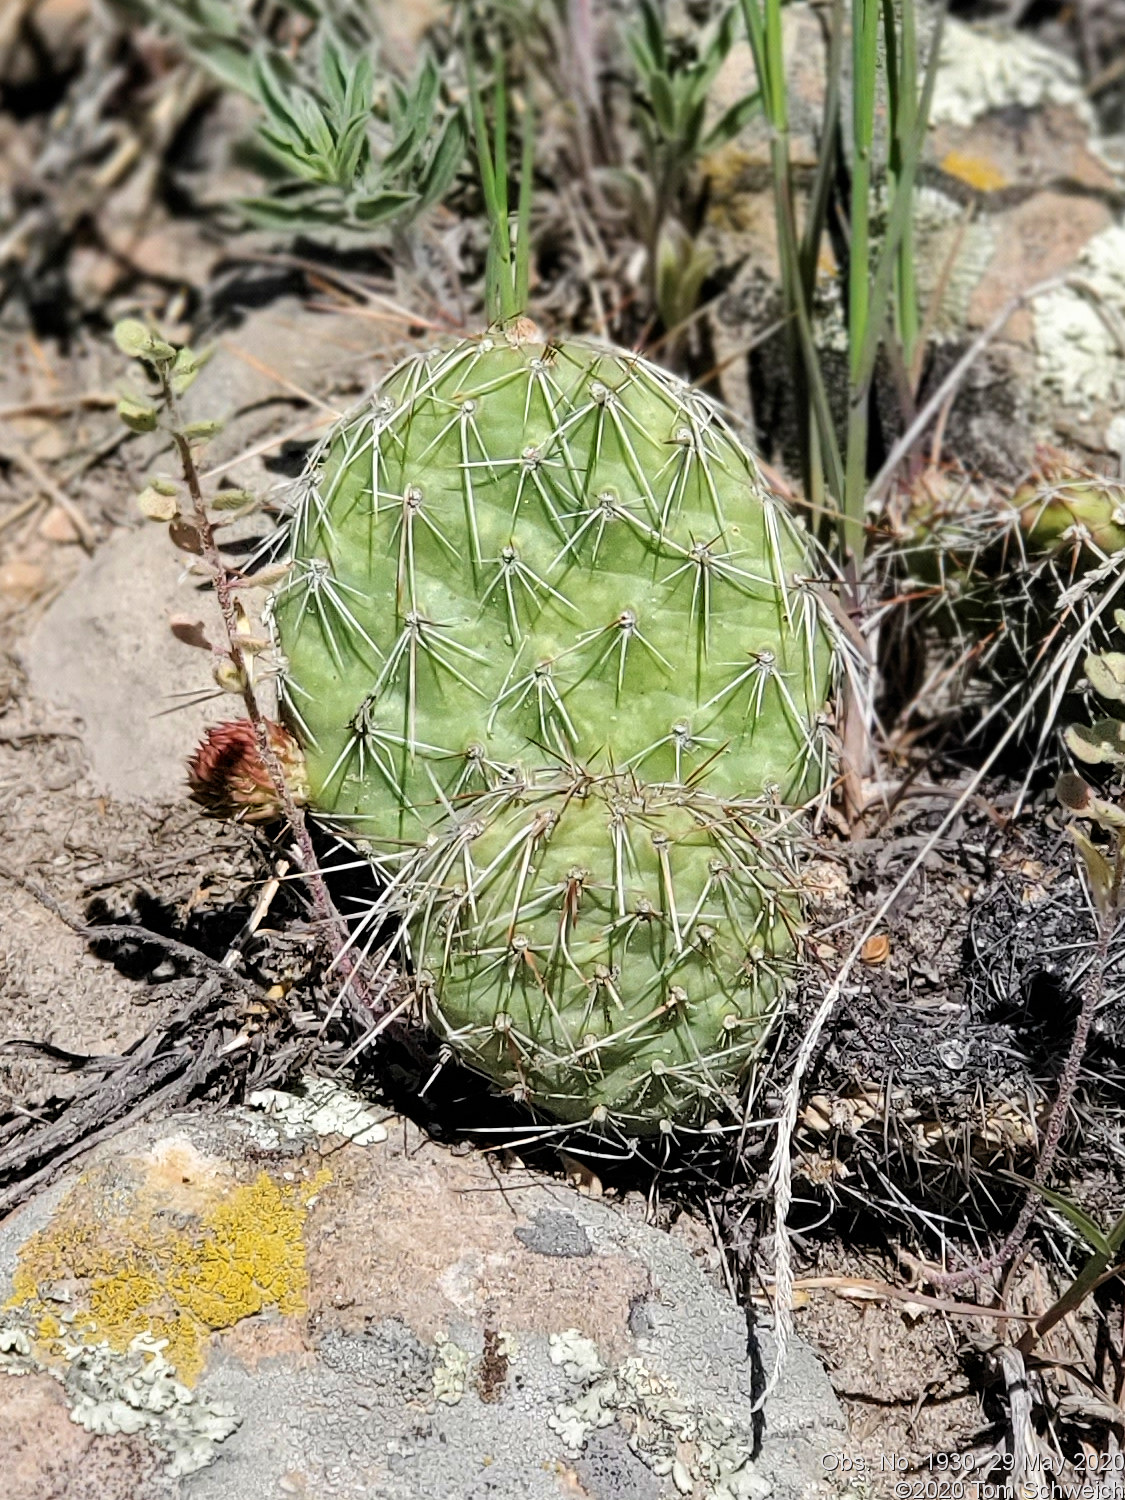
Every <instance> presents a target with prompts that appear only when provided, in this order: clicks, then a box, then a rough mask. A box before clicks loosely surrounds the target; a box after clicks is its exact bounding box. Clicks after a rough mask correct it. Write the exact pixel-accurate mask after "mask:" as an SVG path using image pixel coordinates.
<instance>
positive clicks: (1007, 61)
mask: <svg viewBox="0 0 1125 1500" xmlns="http://www.w3.org/2000/svg"><path fill="white" fill-rule="evenodd" d="M1046 104H1062V105H1066V106H1067V107H1068V108H1070V109H1073V110H1074V111H1075V113H1076V114H1077V115H1078V116H1079V118H1081V119H1082V120H1084V121H1086V122H1087V123H1088V124H1092V123H1093V115H1092V111H1091V109H1090V104H1089V101H1088V99H1087V98H1086V95H1085V93H1084V91H1083V88H1082V79H1081V74H1080V72H1079V69H1078V65H1077V63H1075V62H1074V61H1073V60H1072V59H1071V58H1069V57H1067V56H1065V55H1064V54H1063V53H1061V52H1059V50H1058V49H1057V48H1053V47H1048V46H1045V45H1044V43H1042V42H1038V41H1036V40H1035V39H1034V38H1033V37H1030V36H1028V35H1026V34H1025V33H1023V32H1019V31H1010V30H1005V31H989V30H986V29H984V28H981V27H977V26H968V25H966V24H965V22H963V21H958V20H956V19H955V18H954V17H952V16H947V17H946V19H945V28H944V31H943V33H942V41H941V60H940V64H939V66H938V74H937V81H936V84H935V87H934V98H933V104H932V106H931V110H930V118H931V121H932V123H934V124H948V125H972V124H973V122H974V121H975V120H979V119H980V118H981V116H982V115H986V114H988V113H989V112H990V111H992V110H996V109H1008V108H1010V107H1011V106H1013V105H1016V106H1019V107H1021V108H1023V109H1040V108H1042V107H1043V106H1044V105H1046Z"/></svg>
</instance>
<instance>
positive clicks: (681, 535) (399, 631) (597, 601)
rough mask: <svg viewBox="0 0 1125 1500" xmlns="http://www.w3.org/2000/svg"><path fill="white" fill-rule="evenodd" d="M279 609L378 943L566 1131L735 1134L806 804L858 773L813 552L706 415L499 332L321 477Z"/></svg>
mask: <svg viewBox="0 0 1125 1500" xmlns="http://www.w3.org/2000/svg"><path fill="white" fill-rule="evenodd" d="M290 544H291V553H290V556H291V567H290V571H289V575H288V577H287V579H286V581H285V582H284V584H283V585H282V586H281V587H280V589H279V590H278V592H277V594H276V596H275V599H274V601H273V606H272V617H273V621H274V624H275V627H276V631H277V635H278V639H279V642H280V645H281V648H282V650H283V652H284V655H285V659H286V666H285V670H284V672H283V675H282V678H281V688H282V701H283V703H284V706H285V711H286V714H287V717H288V719H289V722H290V725H291V727H292V728H293V729H294V730H295V731H296V732H297V734H298V735H299V737H300V738H301V740H302V742H303V744H304V748H305V754H306V757H307V761H308V781H309V800H310V804H311V805H312V806H313V807H315V808H317V809H319V810H320V811H321V812H323V813H326V814H328V815H330V816H331V817H332V818H333V819H334V821H335V822H336V824H337V825H338V826H340V827H341V828H343V829H344V830H345V831H346V832H347V833H348V834H349V836H350V837H352V838H353V839H355V840H356V841H357V842H359V843H361V844H362V845H363V847H364V848H365V849H367V850H368V851H369V852H370V854H371V857H372V860H373V863H374V865H375V868H376V870H377V871H378V872H379V874H380V876H381V878H382V879H383V881H384V886H385V889H384V893H383V895H382V897H381V898H380V900H379V901H378V902H377V903H376V904H375V906H374V908H373V910H372V911H371V912H370V913H369V914H368V916H367V917H366V919H365V920H364V921H363V922H361V923H360V925H359V928H358V930H357V935H356V941H357V944H358V945H359V946H360V947H367V948H370V947H371V946H372V945H373V944H374V942H375V941H376V940H377V939H378V940H379V941H380V942H382V941H384V940H385V937H386V936H387V934H388V932H389V933H390V934H391V935H393V936H397V937H400V938H401V939H402V940H403V941H404V943H405V944H406V946H407V947H408V951H409V954H410V958H411V961H412V965H413V969H414V972H415V974H416V976H417V981H418V988H419V991H420V994H421V997H422V1002H423V1005H424V1008H425V1012H426V1014H427V1016H428V1017H429V1019H430V1020H431V1021H432V1023H433V1024H434V1026H435V1027H436V1028H437V1029H438V1031H439V1032H440V1033H441V1034H442V1035H443V1036H444V1037H445V1038H446V1039H447V1040H448V1041H449V1042H450V1043H451V1044H452V1045H453V1047H454V1048H455V1049H456V1050H457V1051H458V1052H460V1053H461V1055H462V1056H463V1057H465V1058H466V1059H467V1060H468V1061H469V1062H471V1063H472V1064H473V1065H474V1066H476V1067H477V1068H479V1069H481V1070H482V1071H484V1072H485V1073H487V1074H489V1075H490V1076H491V1077H492V1078H494V1079H495V1080H496V1081H497V1083H499V1084H500V1086H501V1087H502V1088H504V1089H506V1090H507V1091H509V1092H511V1093H512V1094H514V1095H515V1096H516V1097H519V1098H521V1099H524V1100H527V1101H528V1102H530V1103H531V1104H533V1105H534V1106H536V1107H538V1108H539V1109H542V1110H544V1111H546V1112H547V1113H549V1114H552V1115H554V1116H556V1117H559V1118H561V1119H564V1120H574V1121H590V1120H593V1121H595V1122H597V1121H599V1120H602V1119H605V1118H606V1117H607V1116H609V1117H612V1118H613V1120H614V1121H615V1122H617V1123H618V1124H619V1125H620V1126H621V1127H622V1128H625V1129H628V1130H631V1131H646V1130H647V1131H652V1130H655V1129H657V1128H658V1127H659V1126H660V1125H662V1124H664V1125H668V1126H671V1125H674V1124H677V1123H686V1124H691V1125H698V1124H701V1123H703V1122H704V1121H706V1120H709V1119H712V1118H714V1117H716V1116H718V1115H720V1114H722V1113H723V1112H724V1111H725V1110H726V1109H727V1108H728V1107H729V1106H730V1104H731V1102H732V1101H733V1100H734V1099H735V1098H736V1097H737V1092H738V1089H739V1086H740V1084H741V1082H742V1080H743V1079H744V1077H745V1075H746V1072H747V1070H748V1068H749V1067H750V1065H751V1064H752V1062H753V1060H754V1059H755V1057H756V1056H757V1055H758V1053H759V1052H760V1050H761V1048H762V1045H763V1042H764V1039H765V1036H766V1034H767V1031H768V1028H769V1025H770V1022H771V1019H772V1017H773V1015H774V1013H775V1011H776V1008H777V1003H778V1000H779V998H780V996H781V995H782V993H783V992H784V989H785V986H786V982H787V978H788V975H789V972H790V969H791V966H792V956H793V949H794V934H795V930H796V928H797V926H798V924H799V917H800V913H799V901H798V897H797V893H796V890H795V888H794V876H793V873H792V870H791V868H790V862H789V853H788V849H789V839H788V837H787V835H786V831H785V825H786V823H787V821H791V817H792V815H791V813H789V812H788V811H787V808H788V807H790V806H792V805H793V804H794V803H798V804H799V803H800V802H802V801H803V800H804V799H805V798H806V797H807V796H808V795H810V794H812V793H816V792H818V791H819V790H820V789H821V788H822V787H823V785H824V783H825V780H826V777H827V759H826V751H825V745H824V741H823V737H822V733H821V729H820V722H819V721H820V716H821V712H822V709H823V707H824V704H825V700H826V696H827V693H828V688H829V681H830V677H831V657H832V646H831V643H830V639H829V635H828V632H827V630H826V628H825V625H824V623H823V620H822V614H821V609H820V606H819V603H818V599H817V596H816V593H815V590H814V588H813V587H812V577H811V575H812V573H813V571H814V569H813V563H812V559H811V554H810V549H809V546H808V544H807V542H806V540H805V538H804V536H803V534H802V533H801V532H800V531H799V530H798V528H797V527H796V526H795V525H794V523H793V522H792V520H791V519H790V518H789V517H788V516H787V515H786V513H785V512H784V510H783V509H782V508H781V506H780V505H779V503H778V502H777V501H776V500H775V499H774V498H773V497H772V496H771V495H770V494H769V493H768V491H767V490H766V489H765V487H764V485H763V484H762V481H761V479H760V477H759V475H758V472H757V468H756V466H755V463H754V460H753V458H752V457H751V455H750V454H749V453H748V452H747V451H746V449H745V448H744V447H743V446H742V444H741V443H740V442H739V441H738V440H737V438H736V437H735V435H734V433H733V431H732V429H731V428H730V426H729V425H728V424H727V422H726V421H725V420H724V418H723V417H722V415H721V413H720V412H719V411H718V410H717V409H716V408H715V407H714V406H713V405H712V404H711V403H710V402H708V401H707V400H706V399H705V398H704V397H702V396H701V395H699V393H697V392H695V391H693V390H691V389H690V388H689V387H688V386H686V385H684V384H683V383H682V382H680V381H679V380H677V379H675V378H674V377H673V376H671V375H669V374H667V373H666V372H664V371H661V370H659V369H658V368H657V367H656V366H654V365H652V364H650V363H648V362H647V361H645V360H643V359H641V358H640V357H639V356H637V355H632V354H626V353H624V352H622V351H614V350H611V349H607V348H603V347H600V346H596V345H592V344H587V343H583V342H580V341H570V342H567V343H564V344H559V345H554V344H544V343H542V342H539V341H537V335H520V334H516V335H513V336H512V337H502V336H500V335H497V336H495V337H492V336H486V337H483V338H479V339H466V340H464V341H462V342H460V343H458V344H455V345H454V346H453V347H451V348H448V349H444V350H438V351H435V352H434V353H431V354H427V355H424V356H420V357H417V358H414V359H412V360H410V361H408V362H407V363H406V364H405V365H403V366H402V367H401V368H399V369H398V370H397V371H395V372H393V373H392V374H391V375H390V376H389V377H388V379H387V381H386V382H385V383H384V385H383V386H382V387H381V388H380V390H379V392H378V393H377V394H376V396H375V397H374V398H373V399H372V400H371V401H370V402H369V403H367V405H366V406H365V407H364V408H362V409H361V410H359V411H358V412H355V413H353V414H352V415H351V416H349V417H347V418H346V419H345V420H344V421H343V422H341V424H340V425H339V427H338V428H337V429H336V431H335V432H334V433H333V434H332V435H331V436H330V438H329V439H328V440H327V442H326V444H325V445H324V447H323V449H322V450H321V451H320V453H319V454H318V455H317V457H316V459H315V460H314V463H313V467H312V470H311V472H310V475H309V477H308V481H307V483H306V485H305V487H304V489H303V491H302V493H301V495H300V498H299V500H298V503H297V505H296V508H295V514H294V517H293V520H292V525H291V530H290Z"/></svg>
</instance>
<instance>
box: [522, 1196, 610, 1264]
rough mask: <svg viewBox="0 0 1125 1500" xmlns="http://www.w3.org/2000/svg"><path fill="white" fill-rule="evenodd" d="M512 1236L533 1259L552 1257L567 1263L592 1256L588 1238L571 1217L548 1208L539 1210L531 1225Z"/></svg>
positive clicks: (582, 1228)
mask: <svg viewBox="0 0 1125 1500" xmlns="http://www.w3.org/2000/svg"><path fill="white" fill-rule="evenodd" d="M512 1233H513V1234H514V1235H515V1237H516V1239H517V1240H519V1242H520V1244H521V1245H526V1246H527V1248H528V1249H529V1250H533V1251H534V1252H535V1254H536V1255H553V1256H557V1257H559V1258H560V1259H563V1260H567V1259H573V1258H574V1257H576V1256H580V1255H592V1254H593V1253H594V1247H593V1245H592V1244H591V1243H590V1236H589V1234H588V1233H587V1232H586V1229H585V1228H584V1227H583V1226H582V1225H581V1224H579V1222H578V1220H577V1219H576V1218H575V1217H574V1215H573V1214H568V1213H560V1212H558V1210H556V1209H552V1208H541V1209H540V1210H539V1212H538V1213H537V1214H536V1215H535V1217H534V1219H533V1220H532V1222H531V1224H529V1225H527V1226H526V1227H522V1228H519V1229H513V1231H512Z"/></svg>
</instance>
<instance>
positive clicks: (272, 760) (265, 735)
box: [160, 368, 359, 985]
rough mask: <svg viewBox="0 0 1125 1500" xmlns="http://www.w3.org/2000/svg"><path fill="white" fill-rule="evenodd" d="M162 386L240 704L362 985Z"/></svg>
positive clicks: (346, 966) (335, 957)
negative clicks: (276, 743) (258, 688)
mask: <svg viewBox="0 0 1125 1500" xmlns="http://www.w3.org/2000/svg"><path fill="white" fill-rule="evenodd" d="M160 378H161V384H162V386H163V389H164V398H165V401H166V403H167V407H168V411H169V413H170V414H171V417H172V424H173V425H172V429H171V431H172V441H173V442H174V443H175V445H176V451H177V453H178V454H179V459H180V466H181V468H182V470H183V475H184V482H185V484H186V485H187V488H188V494H189V495H190V496H191V505H192V519H193V521H194V524H195V529H196V531H197V532H198V534H199V542H200V547H201V549H202V550H201V554H200V555H201V556H202V558H203V560H204V562H205V563H206V564H207V566H208V567H209V568H210V570H211V575H212V579H213V582H214V586H215V597H216V599H217V600H218V603H219V613H220V614H221V615H222V619H223V626H224V628H225V631H226V637H227V651H228V653H229V656H230V661H231V663H232V665H233V666H234V669H235V671H236V672H237V674H238V681H239V683H240V691H241V695H242V701H243V704H244V705H245V708H246V715H247V717H248V718H249V720H250V722H251V723H252V724H253V726H254V737H255V739H256V741H257V746H258V753H259V755H260V756H261V759H262V764H263V765H264V766H265V768H266V770H267V772H268V773H269V778H270V781H271V782H272V783H273V787H274V791H275V792H276V793H277V797H278V801H279V803H280V805H281V806H282V808H283V809H284V811H285V817H286V820H287V822H288V823H289V826H290V828H291V829H292V832H293V837H294V839H295V840H296V842H297V848H298V850H299V851H300V856H301V864H302V866H303V868H304V872H305V878H306V880H307V881H308V885H309V892H310V895H311V897H312V904H313V914H314V916H315V918H316V925H317V929H318V931H319V932H321V933H322V934H323V936H324V938H325V940H326V943H327V947H328V952H329V954H330V957H331V959H332V962H333V963H334V964H335V965H336V966H337V967H338V968H339V969H340V970H341V972H342V973H343V975H344V977H345V981H346V982H350V983H352V984H353V985H354V984H356V983H357V982H358V978H359V976H358V974H357V973H356V969H357V968H358V965H357V963H356V961H355V959H354V958H353V956H352V954H351V953H350V952H349V950H348V948H347V930H346V928H345V925H344V922H343V919H342V918H341V916H340V914H339V912H338V911H337V910H336V906H335V903H334V902H333V900H332V897H331V895H330V894H329V891H328V887H327V886H326V885H325V883H324V877H323V875H322V874H321V872H320V865H319V862H318V860H317V857H316V850H315V848H314V846H313V841H312V836H311V835H310V833H309V829H308V824H307V823H306V822H305V815H304V812H303V810H302V809H301V808H300V807H298V806H297V804H296V802H295V801H294V800H293V794H292V792H291V791H290V789H289V785H288V783H287V782H286V780H285V773H284V771H283V770H282V767H281V762H280V761H279V760H278V758H277V755H276V753H275V751H274V748H273V745H272V744H271V743H270V737H269V726H268V724H267V722H266V719H265V716H264V715H263V713H262V711H261V708H260V707H259V704H258V699H257V695H256V693H255V692H254V683H253V679H252V677H251V672H250V663H249V662H248V660H247V656H246V652H245V651H244V650H243V648H242V645H241V642H240V639H239V628H238V626H239V620H238V610H237V608H236V605H235V601H234V586H233V579H232V576H231V571H230V569H229V568H228V567H227V565H226V563H225V561H224V560H223V556H222V553H221V552H220V550H219V544H218V543H217V542H216V540H215V530H214V527H213V526H212V524H211V518H210V516H209V515H208V514H207V502H206V500H205V499H204V495H203V487H202V485H201V483H200V479H199V470H198V468H197V466H196V463H195V455H194V454H193V453H192V451H191V442H190V440H189V439H188V438H187V437H186V436H185V435H184V424H183V421H182V419H181V416H180V409H179V402H178V400H177V398H176V394H175V392H174V391H173V390H172V386H171V382H170V379H169V376H168V372H167V371H166V370H165V369H163V368H162V369H161V372H160Z"/></svg>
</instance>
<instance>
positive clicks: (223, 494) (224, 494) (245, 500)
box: [211, 490, 258, 510]
mask: <svg viewBox="0 0 1125 1500" xmlns="http://www.w3.org/2000/svg"><path fill="white" fill-rule="evenodd" d="M257 503H258V497H257V495H255V494H254V493H253V491H251V490H219V491H218V493H217V494H214V495H212V496H211V508H212V509H213V510H247V509H249V507H250V506H251V505H257Z"/></svg>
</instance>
